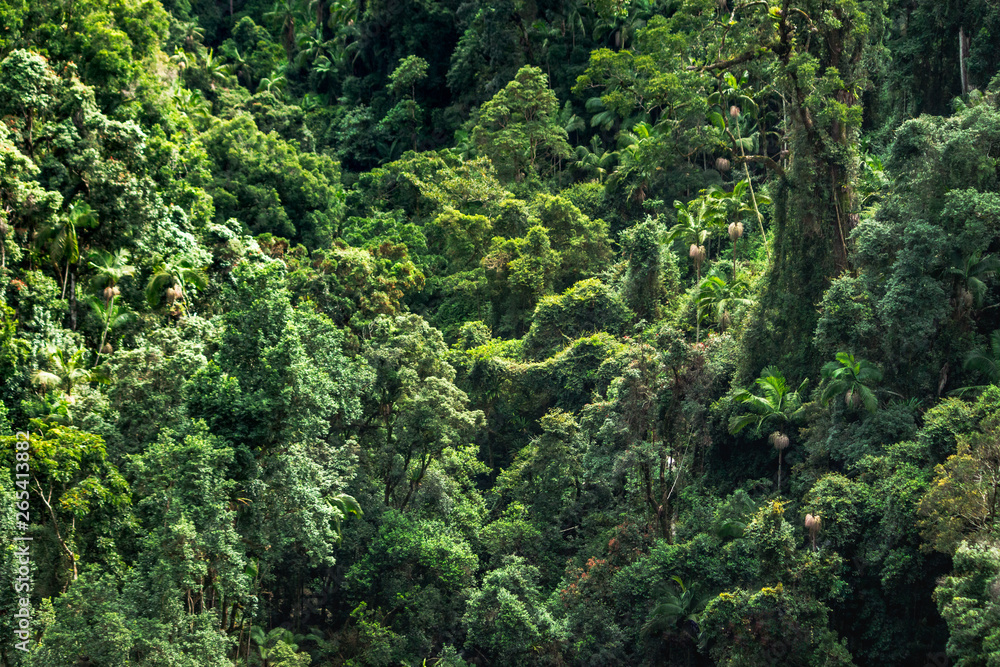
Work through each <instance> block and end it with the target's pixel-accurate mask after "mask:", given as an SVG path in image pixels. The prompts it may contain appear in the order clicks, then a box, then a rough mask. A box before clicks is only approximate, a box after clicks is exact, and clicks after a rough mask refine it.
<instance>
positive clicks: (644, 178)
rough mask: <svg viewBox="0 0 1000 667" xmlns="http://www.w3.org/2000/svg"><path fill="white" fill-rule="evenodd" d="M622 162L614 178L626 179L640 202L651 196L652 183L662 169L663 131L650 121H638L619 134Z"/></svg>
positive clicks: (630, 195) (628, 187) (631, 197)
mask: <svg viewBox="0 0 1000 667" xmlns="http://www.w3.org/2000/svg"><path fill="white" fill-rule="evenodd" d="M618 146H619V150H618V156H619V158H620V162H619V164H618V168H617V169H615V173H614V174H613V178H614V180H615V181H616V182H623V183H624V184H625V190H626V192H627V193H628V197H629V198H630V199H633V198H634V199H635V200H636V201H637V202H638V203H639V204H642V202H644V201H646V198H647V197H648V196H649V187H650V185H651V184H652V181H653V179H654V178H655V177H656V175H657V172H658V171H660V169H661V167H660V163H661V161H662V158H661V154H662V152H663V150H664V141H663V135H662V131H661V130H660V128H659V127H654V126H652V125H650V124H649V123H646V122H640V123H636V124H635V125H633V126H632V129H631V130H623V131H622V132H621V133H620V134H619V135H618Z"/></svg>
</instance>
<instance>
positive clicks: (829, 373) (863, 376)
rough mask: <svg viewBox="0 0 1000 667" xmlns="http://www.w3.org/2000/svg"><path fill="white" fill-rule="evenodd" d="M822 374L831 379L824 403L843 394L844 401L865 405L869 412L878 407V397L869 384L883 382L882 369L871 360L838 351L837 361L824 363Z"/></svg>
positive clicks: (825, 391)
mask: <svg viewBox="0 0 1000 667" xmlns="http://www.w3.org/2000/svg"><path fill="white" fill-rule="evenodd" d="M822 374H823V377H824V378H826V379H827V380H829V382H828V383H827V385H826V389H824V390H823V396H822V400H823V403H829V402H830V401H831V400H832V399H833V398H834V397H835V396H840V395H841V394H843V395H844V402H845V403H846V404H847V405H849V406H850V407H855V408H856V407H858V406H859V405H864V407H865V409H866V410H868V412H875V410H876V409H878V399H877V398H876V397H875V392H873V391H872V390H871V389H870V388H869V387H868V385H869V384H871V383H875V382H881V380H882V371H880V370H879V369H878V368H877V367H876V366H875V365H874V364H873V363H871V362H870V361H865V360H864V359H857V360H856V359H855V358H854V355H853V354H850V353H848V352H838V353H837V360H836V361H829V362H827V363H826V364H824V365H823V370H822Z"/></svg>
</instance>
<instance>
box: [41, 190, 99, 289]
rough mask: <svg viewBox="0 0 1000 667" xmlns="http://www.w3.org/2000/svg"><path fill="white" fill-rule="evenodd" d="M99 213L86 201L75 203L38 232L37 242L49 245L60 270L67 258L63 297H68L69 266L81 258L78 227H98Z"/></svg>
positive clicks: (55, 263) (42, 245)
mask: <svg viewBox="0 0 1000 667" xmlns="http://www.w3.org/2000/svg"><path fill="white" fill-rule="evenodd" d="M96 226H97V215H96V214H95V213H94V211H93V209H91V208H90V205H88V204H86V203H85V202H77V203H76V204H73V205H72V206H71V207H70V209H69V212H68V214H67V215H66V216H65V217H63V216H60V217H59V219H58V220H57V221H56V222H54V223H52V224H51V225H46V226H44V227H42V229H41V230H40V231H39V232H38V236H37V237H36V239H35V243H36V244H37V245H38V247H45V246H48V250H49V257H50V258H51V259H52V263H53V264H54V265H55V266H56V271H57V273H58V272H59V268H58V267H59V264H60V263H62V261H63V260H66V271H65V274H64V275H63V279H62V297H61V298H63V299H65V298H66V285H67V284H68V283H69V267H70V265H72V264H76V263H77V262H78V261H79V260H80V241H79V239H78V238H77V228H80V227H96Z"/></svg>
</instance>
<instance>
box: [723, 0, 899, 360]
mask: <svg viewBox="0 0 1000 667" xmlns="http://www.w3.org/2000/svg"><path fill="white" fill-rule="evenodd" d="M789 4H790V3H789V2H787V0H786V2H785V4H784V7H783V9H782V17H781V22H780V25H779V29H778V34H779V43H778V44H777V45H776V46H775V47H774V51H775V53H776V55H777V56H778V63H777V69H778V72H779V80H780V82H781V88H782V94H783V96H784V98H785V99H786V100H787V109H788V117H787V123H788V127H787V128H786V138H787V142H788V147H789V161H788V167H787V170H785V171H783V172H781V173H780V174H779V177H778V179H776V181H775V182H774V184H773V185H772V199H773V201H774V221H773V226H774V253H773V254H772V264H771V267H770V275H769V279H768V282H767V285H766V287H765V289H764V292H763V294H762V295H761V299H760V303H759V307H758V308H757V310H756V313H755V317H754V320H753V321H752V323H751V325H750V326H749V327H748V328H747V331H746V338H745V339H744V341H745V348H746V351H747V354H746V357H745V361H746V363H745V366H744V368H743V374H744V377H747V378H749V377H753V376H755V375H757V373H759V371H760V369H762V368H764V367H765V366H767V365H768V364H774V363H777V364H778V365H780V366H781V367H782V368H784V369H786V372H787V373H789V375H790V376H792V377H804V376H807V375H809V374H810V373H814V372H815V371H816V369H817V368H818V367H819V365H820V362H821V360H820V359H819V358H818V356H817V353H816V350H815V347H814V346H813V343H812V340H813V336H814V333H815V329H816V323H817V319H818V310H817V309H818V304H819V302H820V300H821V299H822V297H823V293H824V292H825V290H826V288H827V287H828V286H829V284H830V281H831V280H833V279H834V278H836V277H837V276H838V275H839V274H841V273H842V272H844V271H846V270H849V269H850V234H851V230H852V229H854V227H855V226H856V225H857V221H858V214H857V211H856V209H855V197H854V187H853V183H854V178H855V171H856V163H857V157H858V152H857V143H858V138H859V130H860V125H861V107H860V104H859V100H858V99H857V94H856V91H858V90H860V89H861V88H863V87H864V85H865V83H866V55H868V53H867V50H868V49H869V45H870V44H871V43H872V40H873V38H876V39H877V35H878V34H879V33H880V26H881V24H882V13H883V11H884V6H883V3H882V2H881V1H880V0H876V1H874V2H854V1H852V0H837V1H834V2H829V1H822V0H820V1H811V2H806V3H803V4H802V6H801V7H798V8H790V7H789ZM789 15H798V16H802V17H807V18H803V19H802V21H803V23H797V24H795V25H793V24H792V22H791V21H789V18H788V17H789ZM820 19H822V20H823V25H819V24H818V21H819V20H820ZM803 32H807V33H809V34H808V36H806V37H803V35H802V34H801V33H803Z"/></svg>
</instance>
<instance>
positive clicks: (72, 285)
mask: <svg viewBox="0 0 1000 667" xmlns="http://www.w3.org/2000/svg"><path fill="white" fill-rule="evenodd" d="M69 328H70V329H72V330H73V331H76V273H73V272H71V273H70V274H69Z"/></svg>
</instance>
